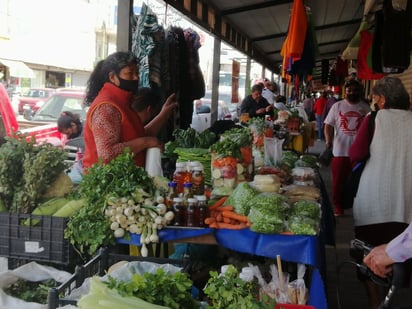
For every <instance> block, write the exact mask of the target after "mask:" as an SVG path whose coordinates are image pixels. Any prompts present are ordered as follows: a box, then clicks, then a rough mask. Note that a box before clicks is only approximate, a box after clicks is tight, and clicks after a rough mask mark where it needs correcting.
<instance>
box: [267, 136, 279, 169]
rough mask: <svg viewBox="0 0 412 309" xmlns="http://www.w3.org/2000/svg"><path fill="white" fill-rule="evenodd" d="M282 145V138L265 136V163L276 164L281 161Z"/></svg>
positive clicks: (268, 164)
mask: <svg viewBox="0 0 412 309" xmlns="http://www.w3.org/2000/svg"><path fill="white" fill-rule="evenodd" d="M282 145H283V140H281V139H278V138H277V137H265V139H264V147H265V165H267V166H277V165H278V164H279V163H280V162H281V161H282V155H283V150H282Z"/></svg>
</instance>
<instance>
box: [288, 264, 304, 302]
mask: <svg viewBox="0 0 412 309" xmlns="http://www.w3.org/2000/svg"><path fill="white" fill-rule="evenodd" d="M305 272H306V265H304V264H298V274H297V279H296V280H294V281H292V282H290V283H289V284H288V294H289V302H290V303H291V304H298V305H305V304H306V303H307V301H308V288H307V287H306V284H305V280H304V279H303V277H304V276H305Z"/></svg>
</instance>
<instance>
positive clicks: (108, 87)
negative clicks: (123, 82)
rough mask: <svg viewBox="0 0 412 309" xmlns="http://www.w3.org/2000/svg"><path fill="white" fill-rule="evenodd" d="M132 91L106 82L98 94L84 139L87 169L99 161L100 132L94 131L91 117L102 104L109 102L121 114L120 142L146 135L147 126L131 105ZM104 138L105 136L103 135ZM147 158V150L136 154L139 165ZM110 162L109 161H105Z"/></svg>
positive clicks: (87, 121) (84, 163)
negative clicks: (98, 142) (96, 138)
mask: <svg viewBox="0 0 412 309" xmlns="http://www.w3.org/2000/svg"><path fill="white" fill-rule="evenodd" d="M131 96H132V95H131V93H130V92H127V91H124V90H121V89H120V88H118V87H116V86H115V85H113V84H111V83H106V84H105V85H104V86H103V88H102V90H100V92H99V94H98V96H97V97H96V99H95V100H94V101H93V103H92V105H91V106H90V109H89V110H88V112H87V117H86V126H85V128H84V141H85V145H86V151H85V154H84V158H83V166H84V167H85V169H87V168H89V167H91V166H92V165H93V164H94V163H97V162H98V159H99V157H98V153H97V147H96V143H95V137H96V136H95V135H98V132H93V130H92V128H91V123H92V122H91V119H92V116H93V114H94V113H95V112H98V111H96V109H97V108H98V107H99V106H101V105H102V104H109V105H111V106H113V107H115V108H116V109H117V110H118V111H119V112H120V114H121V119H122V120H121V126H122V130H121V137H120V139H121V140H119V141H118V142H119V143H124V142H127V141H130V140H133V139H135V138H138V137H143V136H145V128H144V125H143V123H142V122H141V120H140V118H139V117H138V115H137V113H136V112H135V111H134V110H133V109H132V108H131V107H130V102H131ZM102 138H104V137H102ZM145 159H146V152H145V151H142V152H139V153H138V154H136V155H135V158H134V160H135V162H136V165H137V166H140V167H144V166H145ZM103 163H108V162H103Z"/></svg>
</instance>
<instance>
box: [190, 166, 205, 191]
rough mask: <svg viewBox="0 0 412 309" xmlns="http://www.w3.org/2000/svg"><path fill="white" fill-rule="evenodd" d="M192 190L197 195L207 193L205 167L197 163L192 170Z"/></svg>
mask: <svg viewBox="0 0 412 309" xmlns="http://www.w3.org/2000/svg"><path fill="white" fill-rule="evenodd" d="M192 184H193V186H192V191H193V194H195V195H203V194H205V178H204V175H203V167H202V166H201V165H196V166H195V167H193V171H192Z"/></svg>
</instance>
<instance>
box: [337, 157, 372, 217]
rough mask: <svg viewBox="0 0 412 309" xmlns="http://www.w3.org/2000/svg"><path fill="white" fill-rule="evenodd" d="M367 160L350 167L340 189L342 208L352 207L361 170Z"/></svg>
mask: <svg viewBox="0 0 412 309" xmlns="http://www.w3.org/2000/svg"><path fill="white" fill-rule="evenodd" d="M366 162H367V160H365V161H362V162H358V163H357V164H356V165H355V166H354V167H353V169H352V171H351V173H350V174H349V176H348V178H347V179H346V182H345V186H344V187H343V191H342V208H343V209H349V208H352V207H353V200H354V199H355V197H356V193H358V187H359V182H360V179H361V176H362V172H363V170H364V168H365V165H366Z"/></svg>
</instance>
